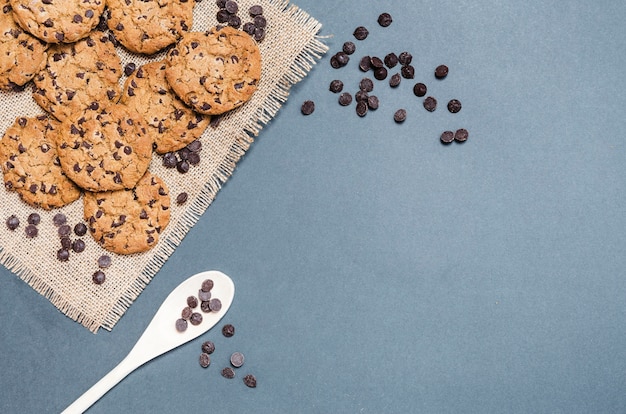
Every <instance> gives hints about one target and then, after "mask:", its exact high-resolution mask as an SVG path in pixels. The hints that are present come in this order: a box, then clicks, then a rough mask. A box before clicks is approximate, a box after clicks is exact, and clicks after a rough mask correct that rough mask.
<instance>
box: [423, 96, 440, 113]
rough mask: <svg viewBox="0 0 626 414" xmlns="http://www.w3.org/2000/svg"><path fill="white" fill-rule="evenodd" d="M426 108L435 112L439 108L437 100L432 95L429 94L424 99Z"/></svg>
mask: <svg viewBox="0 0 626 414" xmlns="http://www.w3.org/2000/svg"><path fill="white" fill-rule="evenodd" d="M424 109H426V110H427V111H428V112H434V111H435V109H437V100H436V99H435V98H433V97H432V96H428V97H427V98H426V99H424Z"/></svg>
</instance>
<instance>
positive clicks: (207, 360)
mask: <svg viewBox="0 0 626 414" xmlns="http://www.w3.org/2000/svg"><path fill="white" fill-rule="evenodd" d="M199 362H200V366H201V367H202V368H206V367H208V366H209V365H210V364H211V357H210V356H209V354H207V353H206V352H203V353H201V354H200V359H199Z"/></svg>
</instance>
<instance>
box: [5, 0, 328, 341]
mask: <svg viewBox="0 0 626 414" xmlns="http://www.w3.org/2000/svg"><path fill="white" fill-rule="evenodd" d="M238 4H239V13H238V14H239V16H240V17H241V19H242V22H246V21H249V20H251V19H250V17H249V15H248V9H249V7H250V6H252V5H254V4H260V5H261V6H263V11H264V16H265V17H266V19H267V22H268V24H267V32H266V37H265V39H264V40H263V41H262V42H261V43H260V44H259V47H260V49H261V55H262V65H263V67H262V74H261V81H260V82H259V88H258V90H257V91H256V93H255V94H254V96H253V97H252V99H251V100H250V101H249V102H248V103H246V104H245V105H244V106H242V107H240V108H239V109H237V110H235V111H233V112H231V113H229V114H227V115H226V116H224V117H223V118H222V119H221V122H220V123H219V126H218V127H217V128H211V127H209V128H207V130H206V132H205V133H204V135H203V136H202V137H201V141H202V145H203V147H202V151H201V153H200V155H201V162H200V164H199V165H196V166H192V168H191V169H190V171H189V172H188V173H186V174H181V173H179V172H178V171H176V169H166V168H165V167H163V166H162V157H161V156H157V155H156V154H155V155H154V157H153V160H152V163H151V165H150V171H151V172H152V173H154V174H156V175H158V176H160V177H162V178H163V179H164V180H165V181H166V183H167V185H168V186H169V189H170V194H171V197H172V209H171V221H170V223H169V225H168V227H167V228H166V229H165V231H164V232H163V233H162V234H161V237H160V240H159V243H158V244H157V246H156V247H154V248H153V249H152V250H150V251H148V252H145V253H140V254H134V255H129V256H122V255H116V254H113V253H107V252H106V251H105V250H104V249H102V248H101V247H100V246H99V245H98V244H97V243H96V242H95V241H94V240H93V239H92V238H91V236H90V235H89V234H87V235H85V236H84V237H83V240H84V241H85V242H86V244H87V247H86V249H85V251H84V252H82V253H73V252H72V253H71V255H70V259H69V261H67V262H60V261H58V260H57V258H56V252H57V250H58V249H59V248H60V241H59V236H58V235H57V228H56V227H55V226H54V225H53V223H52V217H53V216H54V214H56V213H58V212H62V213H64V214H65V215H66V216H67V217H68V224H71V225H72V226H73V225H74V224H76V223H79V222H83V204H82V198H81V199H80V200H78V201H76V202H74V203H72V204H71V205H69V206H66V207H64V208H62V209H56V210H52V211H45V210H42V209H36V208H34V207H31V206H29V205H27V204H25V203H24V202H23V201H21V200H20V198H19V197H18V196H17V194H16V193H14V192H9V191H7V190H5V189H4V186H1V187H2V188H0V212H1V213H0V220H1V221H2V222H1V223H0V262H1V263H2V264H3V265H4V266H6V267H7V268H8V269H9V270H11V271H12V272H14V273H16V274H17V275H18V276H19V277H20V278H21V279H22V280H24V281H25V282H27V283H28V284H29V285H30V286H32V287H33V288H34V289H35V290H36V291H37V292H39V293H40V294H42V295H44V296H45V297H46V298H48V299H49V300H50V302H52V303H53V304H54V305H55V306H56V307H57V308H58V309H59V310H60V311H61V312H63V313H64V314H66V315H67V316H68V317H70V318H72V319H74V320H75V321H78V322H79V323H81V324H82V325H83V326H85V327H86V328H87V329H89V330H90V331H92V332H94V333H95V332H97V331H98V329H99V328H101V327H102V328H104V329H107V330H111V329H112V328H113V326H115V324H116V323H117V321H118V320H119V319H120V318H121V317H122V315H123V314H124V312H125V311H126V310H127V309H128V307H129V306H130V305H131V304H132V302H133V301H134V300H135V299H136V298H137V296H138V295H139V294H140V293H141V292H142V290H143V289H144V288H145V287H146V286H147V284H148V283H149V282H150V280H151V279H152V277H153V276H154V275H155V274H156V273H157V271H158V270H159V269H160V268H161V266H162V265H163V263H165V261H166V260H167V258H168V257H169V256H170V255H171V254H172V253H173V252H174V250H175V249H176V247H177V246H178V245H179V243H180V242H181V240H182V239H183V237H184V236H185V234H186V233H187V231H189V229H190V228H191V227H192V226H193V225H194V224H195V223H196V222H197V220H198V219H199V217H200V216H201V215H202V213H203V212H204V211H205V210H206V209H207V207H208V206H209V205H210V204H211V202H212V201H213V199H214V198H215V196H216V194H217V192H218V191H219V190H220V188H221V186H222V184H223V183H224V182H225V181H226V180H227V179H228V178H229V177H230V175H231V174H232V173H233V170H234V169H235V165H236V163H237V162H238V161H239V159H240V158H241V157H242V156H243V155H244V153H245V152H246V150H247V149H248V148H249V146H250V145H251V144H252V142H253V140H254V137H256V136H257V135H258V134H259V132H260V130H261V128H262V127H263V125H264V124H266V123H267V122H268V121H270V120H271V119H272V117H273V116H274V115H275V114H276V112H277V111H278V110H279V108H280V107H281V105H282V103H284V102H285V100H286V99H287V97H288V94H289V90H290V88H291V86H292V85H293V84H295V83H296V82H298V81H300V80H301V79H302V78H303V77H305V76H306V74H307V73H308V72H309V70H310V69H311V68H312V66H313V65H314V64H315V63H316V62H317V61H318V60H319V59H320V58H321V56H322V55H323V54H324V53H325V52H326V51H327V47H326V46H325V45H324V44H323V43H322V42H321V41H320V39H319V37H318V36H317V33H318V31H319V30H320V28H321V24H320V23H319V22H317V21H316V20H315V19H313V18H312V17H310V16H309V15H308V14H307V13H306V12H304V11H302V10H301V9H299V8H298V7H296V6H295V5H292V4H289V1H288V0H239V1H238ZM217 10H218V9H217V6H216V3H215V1H214V0H203V1H201V2H198V3H197V4H196V6H195V10H194V23H193V27H192V30H193V31H205V30H206V29H208V28H210V27H212V26H215V25H216V24H217V20H216V17H215V16H216V12H217ZM118 53H119V55H120V57H121V59H122V65H125V64H126V63H128V62H134V63H135V64H136V65H137V66H139V65H140V64H143V63H146V62H149V61H153V60H161V59H163V58H164V52H162V53H160V54H158V55H155V56H150V57H145V56H140V55H134V54H131V53H128V52H127V51H126V50H124V49H123V48H122V47H119V48H118ZM124 80H125V77H124V76H123V77H122V79H121V81H120V83H121V84H123V82H124ZM43 113H44V112H43V111H42V109H41V108H39V106H37V104H36V103H35V102H34V101H33V99H32V96H31V88H30V86H29V87H27V88H26V90H24V91H23V92H0V135H3V134H4V131H5V130H6V129H7V127H9V126H10V125H11V124H12V123H13V122H14V120H15V118H16V117H18V116H34V115H38V114H43ZM183 191H184V192H187V193H188V194H189V199H188V201H187V203H186V204H184V205H182V206H177V205H176V203H175V200H174V199H175V197H176V195H177V194H179V193H180V192H183ZM35 211H36V212H37V213H39V214H40V215H41V223H40V224H39V225H38V228H39V235H38V237H36V238H33V239H28V238H27V237H26V236H25V233H24V227H25V226H26V224H27V217H28V215H29V214H30V213H32V212H35ZM11 214H15V215H17V216H18V218H19V219H20V227H19V228H18V229H17V230H15V231H10V230H9V229H8V228H7V227H6V226H5V225H4V221H5V220H6V219H7V218H8V217H9V216H10V215H11ZM72 237H73V238H76V236H74V235H72ZM105 253H107V254H109V255H110V256H111V258H112V259H113V260H112V265H111V267H110V268H108V269H107V270H106V282H105V283H104V284H102V285H96V284H94V283H93V282H92V279H91V277H92V274H93V273H94V272H95V271H96V270H98V266H97V259H98V257H100V256H101V255H102V254H105Z"/></svg>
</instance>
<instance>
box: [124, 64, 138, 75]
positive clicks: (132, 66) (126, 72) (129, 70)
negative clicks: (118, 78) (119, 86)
mask: <svg viewBox="0 0 626 414" xmlns="http://www.w3.org/2000/svg"><path fill="white" fill-rule="evenodd" d="M136 68H137V65H135V64H134V63H133V62H130V63H127V64H126V66H124V75H126V76H130V75H132V74H133V72H134V71H135V69H136Z"/></svg>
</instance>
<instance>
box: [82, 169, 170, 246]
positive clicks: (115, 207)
mask: <svg viewBox="0 0 626 414" xmlns="http://www.w3.org/2000/svg"><path fill="white" fill-rule="evenodd" d="M169 208H170V196H169V191H168V188H167V186H166V184H165V183H164V182H163V180H161V179H160V178H159V177H157V176H155V175H153V174H151V173H150V172H146V174H145V175H144V176H143V177H142V178H141V179H140V180H139V182H138V183H137V186H136V187H135V188H132V189H129V190H119V191H107V192H100V193H90V192H87V193H85V197H84V216H85V221H86V222H87V224H88V226H89V230H90V232H91V235H92V236H93V238H94V239H95V240H96V241H97V242H98V243H100V244H101V245H102V247H104V248H105V249H107V250H109V251H112V252H115V253H119V254H131V253H139V252H143V251H146V250H149V249H150V248H152V247H154V246H155V245H156V244H157V242H158V240H159V235H160V233H161V232H162V231H163V229H165V227H166V226H167V224H168V223H169V221H170V210H169Z"/></svg>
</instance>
